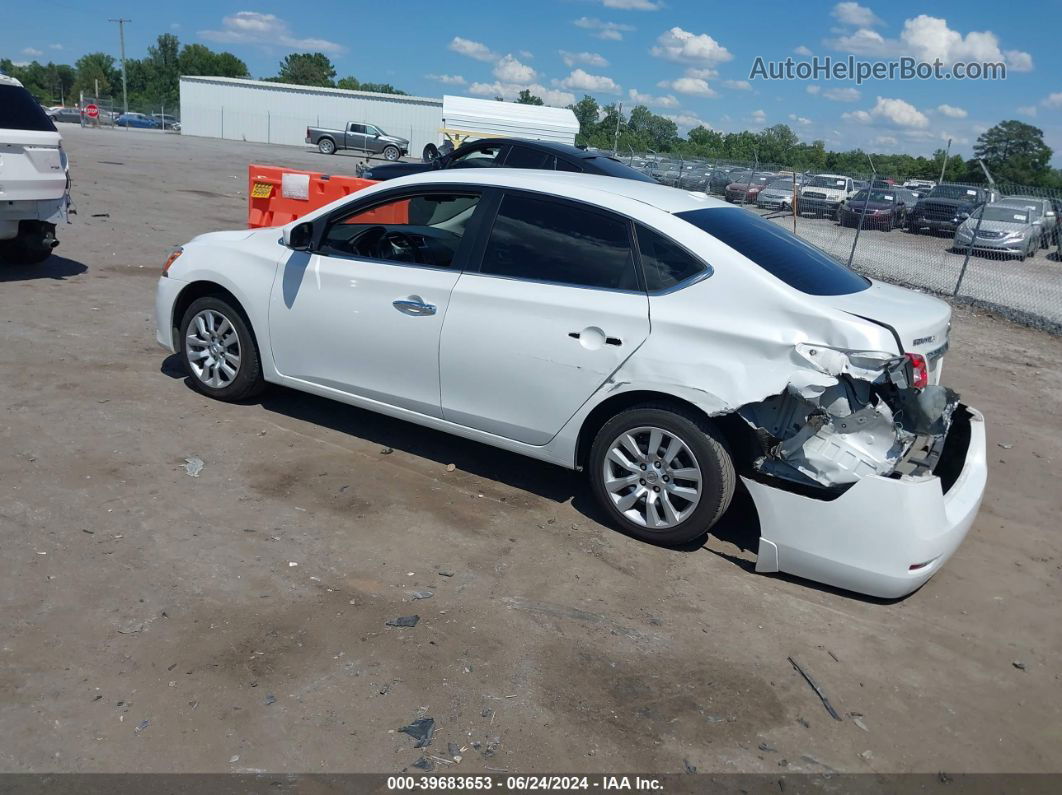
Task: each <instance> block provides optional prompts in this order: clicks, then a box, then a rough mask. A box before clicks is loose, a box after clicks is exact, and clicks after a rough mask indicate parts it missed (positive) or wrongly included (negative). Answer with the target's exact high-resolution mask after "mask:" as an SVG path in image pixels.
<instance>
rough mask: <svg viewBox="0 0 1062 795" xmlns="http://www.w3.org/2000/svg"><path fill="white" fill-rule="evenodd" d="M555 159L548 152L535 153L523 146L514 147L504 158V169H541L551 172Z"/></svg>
mask: <svg viewBox="0 0 1062 795" xmlns="http://www.w3.org/2000/svg"><path fill="white" fill-rule="evenodd" d="M555 162H556V159H555V158H554V157H553V155H551V154H550V153H549V152H537V151H535V150H534V149H528V148H526V147H523V146H514V147H513V148H512V149H510V150H509V156H508V157H507V158H505V167H506V168H542V169H548V170H550V171H552V170H553V165H554V163H555Z"/></svg>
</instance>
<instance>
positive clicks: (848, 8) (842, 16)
mask: <svg viewBox="0 0 1062 795" xmlns="http://www.w3.org/2000/svg"><path fill="white" fill-rule="evenodd" d="M832 13H833V15H834V17H836V19H837V20H838V21H839V22H840V23H841V24H843V25H851V26H852V27H854V28H872V27H874V26H875V25H881V24H883V23H882V21H881V20H880V19H879V18H878V17H877V15H876V14H875V13H874V12H873V11H871V10H870V9H869V8H867V7H866V6H861V5H859V3H838V4H837V5H835V6H834V7H833V12H832Z"/></svg>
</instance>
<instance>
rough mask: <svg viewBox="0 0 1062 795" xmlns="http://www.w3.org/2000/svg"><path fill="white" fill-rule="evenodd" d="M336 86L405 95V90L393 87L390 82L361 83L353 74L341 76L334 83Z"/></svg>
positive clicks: (350, 89)
mask: <svg viewBox="0 0 1062 795" xmlns="http://www.w3.org/2000/svg"><path fill="white" fill-rule="evenodd" d="M336 88H345V89H347V90H348V91H371V92H373V93H374V94H399V95H401V96H407V93H406V92H405V91H402V90H401V89H399V88H395V87H394V86H393V85H391V84H390V83H363V82H361V81H360V80H358V78H356V77H354V75H350V76H349V77H344V78H341V79H340V80H339V81H338V82H337V83H336Z"/></svg>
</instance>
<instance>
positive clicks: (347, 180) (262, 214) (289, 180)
mask: <svg viewBox="0 0 1062 795" xmlns="http://www.w3.org/2000/svg"><path fill="white" fill-rule="evenodd" d="M375 184H376V180H371V179H361V178H360V177H343V176H335V175H330V174H322V173H320V172H318V171H300V170H298V169H294V168H280V167H279V166H262V165H258V164H255V163H251V164H250V165H249V166H247V226H248V228H250V229H258V228H260V227H264V226H283V225H284V224H287V223H291V222H292V221H294V220H295V219H296V218H301V217H302V216H304V215H306V213H308V212H310V211H311V210H316V209H317V208H318V207H323V206H324V205H326V204H330V203H331V202H334V201H335V200H336V199H342V198H343V197H344V196H349V195H350V194H352V193H357V192H358V191H359V190H362V189H363V188H367V187H369V186H370V185H375ZM396 207H397V205H395V204H392V205H388V206H387V207H385V208H381V209H380V212H382V213H383V214H385V215H386V214H394V215H399V214H400V212H394V213H389V212H387V211H390V210H391V209H392V208H396ZM374 220H375V221H376V222H378V223H402V222H403V220H402V219H399V218H394V219H385V218H383V217H381V218H379V219H374Z"/></svg>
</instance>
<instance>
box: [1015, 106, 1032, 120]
mask: <svg viewBox="0 0 1062 795" xmlns="http://www.w3.org/2000/svg"><path fill="white" fill-rule="evenodd" d="M1018 113H1020V114H1021V115H1022V116H1028V117H1029V118H1030V119H1035V118H1036V106H1035V105H1022V106H1021V107H1020V108H1018Z"/></svg>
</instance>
